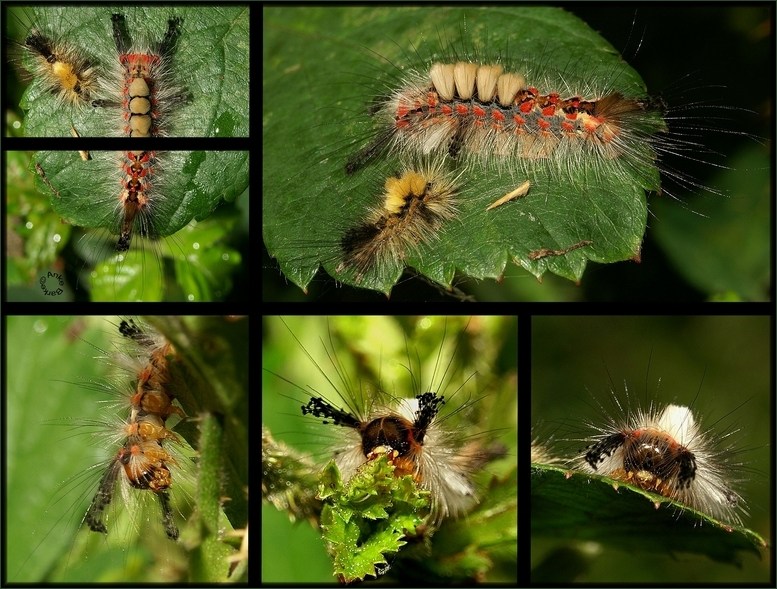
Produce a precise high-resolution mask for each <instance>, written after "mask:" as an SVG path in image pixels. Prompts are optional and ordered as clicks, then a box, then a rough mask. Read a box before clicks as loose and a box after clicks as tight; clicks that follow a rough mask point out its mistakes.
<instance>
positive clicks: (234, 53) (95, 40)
mask: <svg viewBox="0 0 777 589" xmlns="http://www.w3.org/2000/svg"><path fill="white" fill-rule="evenodd" d="M116 12H117V8H115V7H95V8H92V7H85V6H78V7H38V8H35V9H34V11H33V12H32V13H29V12H24V13H18V14H16V18H18V19H19V20H21V21H22V22H32V23H34V24H35V26H37V27H38V28H39V29H40V30H41V31H42V32H44V34H47V35H49V36H52V37H54V38H56V39H60V40H62V41H63V42H65V43H68V44H70V45H71V46H73V47H76V48H78V50H79V51H80V52H83V53H84V55H85V56H86V57H87V58H88V59H89V61H90V62H91V63H93V64H96V68H97V75H98V76H100V77H105V73H104V72H106V71H108V70H110V69H111V68H115V67H116V66H117V65H118V64H117V62H118V59H117V53H116V47H115V44H114V41H113V33H112V28H111V15H112V14H114V13H116ZM118 12H120V13H122V14H124V15H125V17H126V19H127V28H128V30H129V32H130V34H131V35H132V36H133V43H134V45H135V46H140V47H145V46H149V45H150V44H152V43H159V42H160V41H161V40H162V38H163V37H164V34H165V32H166V30H167V21H168V19H169V18H171V17H172V16H178V17H180V18H181V19H182V20H183V24H182V30H181V35H180V37H179V39H178V43H177V45H176V50H175V52H174V54H173V57H172V62H171V64H170V66H169V67H170V72H171V78H172V80H173V82H172V83H173V84H175V85H177V86H182V87H184V88H185V90H186V92H188V94H189V96H190V100H189V101H188V103H187V104H186V105H184V106H182V107H181V108H180V109H177V110H176V112H175V113H174V116H172V117H171V118H170V125H169V126H170V128H169V129H167V134H168V135H170V136H186V137H241V136H242V137H247V136H248V87H249V84H248V78H249V77H248V63H249V60H248V12H249V10H248V8H247V7H242V6H236V7H215V6H213V7H195V6H188V7H176V8H175V9H174V10H172V9H170V8H167V7H165V8H156V7H133V8H130V9H127V10H124V9H122V10H120V11H118ZM19 42H20V43H23V39H20V40H19ZM23 63H24V65H25V67H26V68H27V69H28V70H30V71H34V58H33V57H32V56H31V55H29V54H25V56H24V61H23ZM101 97H102V95H101V94H100V93H99V92H98V98H101ZM21 106H22V108H23V109H24V110H25V111H26V116H25V120H24V126H25V134H26V135H27V136H45V137H69V136H70V127H71V125H72V126H74V127H75V128H76V129H77V131H78V132H79V133H80V135H81V136H82V137H88V136H95V137H104V136H111V135H116V134H117V128H120V127H121V126H122V124H123V121H122V120H121V118H119V117H116V116H113V117H112V116H110V115H111V114H114V115H115V114H116V112H117V110H116V109H105V108H93V107H91V106H84V107H82V108H70V107H66V108H67V110H66V111H65V112H63V104H62V102H61V100H60V99H59V98H58V97H57V96H56V95H54V94H52V93H50V92H48V91H46V89H45V85H44V83H43V80H42V79H40V78H37V79H35V80H34V81H33V83H32V84H31V85H30V87H29V88H28V89H27V92H26V93H25V94H24V96H23V98H22V101H21ZM106 110H107V111H109V112H107V113H106V112H105V111H106ZM67 111H70V112H67Z"/></svg>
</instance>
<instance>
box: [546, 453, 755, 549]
mask: <svg viewBox="0 0 777 589" xmlns="http://www.w3.org/2000/svg"><path fill="white" fill-rule="evenodd" d="M567 473H568V471H566V470H564V469H562V468H558V467H555V466H547V465H537V464H533V465H532V475H531V476H532V478H531V481H532V486H531V505H532V516H531V530H532V539H536V538H553V539H554V540H559V539H569V540H571V539H575V540H589V541H590V540H593V541H596V542H599V543H600V544H604V545H608V546H612V547H616V548H618V549H620V550H627V551H642V552H655V553H660V554H666V553H675V552H683V553H696V554H702V555H706V556H708V557H709V558H711V559H713V560H716V561H719V562H726V563H730V564H738V563H739V562H740V561H741V555H740V553H746V552H750V553H754V554H756V555H760V551H761V550H762V549H763V548H764V547H765V546H766V541H765V540H764V539H763V538H761V537H760V536H759V535H758V534H756V533H755V532H753V531H751V530H748V529H745V528H732V527H731V526H728V525H727V524H725V523H722V522H720V521H717V520H715V519H713V518H711V517H710V516H708V515H705V514H704V513H701V512H698V511H695V510H693V509H691V508H689V507H686V506H685V505H683V504H681V503H678V502H676V501H672V500H671V499H669V498H667V497H663V496H661V495H656V494H655V493H650V492H647V491H645V490H643V489H640V488H639V487H635V486H632V485H628V484H626V483H623V482H622V481H616V480H613V479H610V478H607V477H602V476H598V475H593V474H586V473H575V474H573V475H572V476H571V477H569V478H567V476H566V475H567ZM615 487H617V488H615Z"/></svg>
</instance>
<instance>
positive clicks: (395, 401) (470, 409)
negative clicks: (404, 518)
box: [263, 317, 515, 581]
mask: <svg viewBox="0 0 777 589" xmlns="http://www.w3.org/2000/svg"><path fill="white" fill-rule="evenodd" d="M305 320H306V322H307V325H308V326H309V329H307V330H304V331H299V330H298V329H297V328H298V325H301V324H300V323H299V321H298V320H296V319H294V318H288V319H284V322H285V323H287V326H284V325H283V324H282V323H281V322H280V321H279V320H277V319H272V320H269V319H268V325H269V326H272V331H271V332H270V333H271V335H272V337H270V338H269V339H268V341H267V343H266V347H265V351H264V368H265V370H266V371H267V375H266V378H267V379H268V380H267V384H266V386H269V387H271V389H272V390H277V391H278V393H279V394H278V395H275V396H274V397H275V398H267V399H265V400H264V401H263V402H264V403H265V424H266V425H268V426H270V427H271V429H272V430H273V431H274V432H280V433H279V434H278V436H277V437H282V439H283V440H284V441H286V442H287V443H289V444H291V445H293V446H294V447H295V448H299V449H306V450H307V451H308V452H309V453H310V452H312V457H313V459H314V460H315V462H316V463H317V464H318V465H320V466H319V468H320V467H321V466H323V465H324V464H325V463H326V461H327V460H329V459H330V458H334V459H335V461H336V462H337V464H338V465H339V466H340V467H341V471H342V475H343V476H344V477H346V478H349V477H351V476H353V475H354V473H356V472H357V471H359V470H360V468H361V467H362V466H364V465H366V464H367V463H368V462H370V460H369V459H368V457H366V456H365V454H364V452H365V451H364V449H363V441H362V442H360V441H358V440H362V438H360V435H359V433H358V431H362V432H363V433H368V431H369V430H374V429H375V428H377V427H378V426H377V422H375V421H374V419H377V420H379V421H380V423H382V429H383V432H384V433H385V434H389V430H390V429H392V428H391V427H390V425H389V424H395V425H397V426H398V427H400V429H404V428H405V426H407V427H408V428H409V429H408V430H406V431H413V432H414V436H413V439H414V441H413V442H410V443H409V447H408V448H407V449H405V448H404V446H405V444H403V443H401V442H399V441H396V440H389V439H388V438H389V437H390V436H387V437H385V438H382V441H381V444H380V445H382V446H384V447H386V446H391V447H392V450H396V451H397V456H396V457H395V458H394V460H395V461H396V466H397V468H398V469H402V470H404V469H408V470H409V471H411V472H413V473H415V474H414V478H415V480H416V481H417V484H418V485H419V486H421V487H422V488H423V489H427V490H429V491H430V492H431V497H430V500H431V511H427V512H425V513H427V514H428V515H429V518H428V525H429V526H432V527H437V528H440V531H439V532H438V533H442V534H444V530H445V522H446V521H447V520H451V521H455V518H456V517H458V518H466V517H467V513H468V512H470V511H473V510H474V513H477V504H478V503H477V501H479V500H483V499H484V497H483V496H482V495H481V488H480V486H479V484H476V483H475V481H479V480H481V478H482V476H483V475H485V473H484V472H481V474H480V475H478V474H477V471H479V470H481V468H483V467H482V465H481V466H478V467H475V464H476V463H475V462H472V461H471V460H470V458H474V454H468V452H474V451H475V447H476V446H478V445H479V447H480V448H481V449H485V448H487V447H490V444H489V443H487V437H488V436H486V435H484V432H483V431H482V430H481V431H478V429H477V428H473V427H470V426H467V423H468V422H469V421H470V420H471V419H472V418H474V416H475V415H480V416H481V417H483V418H485V417H486V416H487V415H490V413H489V410H488V409H487V408H486V407H487V406H491V405H492V404H493V403H497V404H499V403H501V405H499V406H501V407H502V408H503V411H502V412H501V415H500V417H498V418H497V417H496V416H493V419H487V420H486V421H487V422H488V423H489V424H490V425H491V426H493V427H497V426H496V424H497V423H498V422H500V421H503V420H504V421H512V419H513V413H512V409H509V408H510V407H514V405H513V403H514V400H515V391H514V388H513V387H514V381H512V380H511V379H510V378H507V379H506V380H505V382H504V383H503V384H504V386H494V387H493V388H489V393H488V394H485V391H483V393H482V394H477V393H475V392H474V391H472V392H471V394H469V393H468V389H469V388H470V387H471V386H474V381H475V378H476V377H475V376H474V375H473V374H472V373H471V372H469V371H470V370H471V367H472V364H470V362H469V361H467V360H465V358H466V357H467V355H468V353H467V349H468V347H469V346H470V345H471V344H472V343H474V340H473V339H472V338H474V339H475V340H477V339H480V338H484V339H483V342H482V345H483V346H484V347H483V348H482V352H483V354H482V355H480V357H479V359H478V360H477V361H475V364H477V365H480V363H481V362H482V361H485V358H486V356H491V355H492V354H493V353H494V352H495V350H494V349H493V348H491V347H490V345H489V344H488V343H487V342H489V341H493V340H492V339H491V338H492V337H497V339H499V338H500V336H499V335H497V332H494V331H493V329H494V328H496V326H497V325H501V326H502V327H503V328H504V329H506V330H507V331H505V332H503V335H504V336H505V337H507V338H508V340H509V339H511V338H512V336H510V335H508V334H509V333H512V330H513V329H514V322H513V321H511V320H509V319H507V318H480V317H473V318H471V319H468V318H464V317H456V318H454V317H449V318H447V321H446V318H425V319H415V318H403V319H400V320H395V319H390V318H371V319H370V318H367V319H356V318H345V317H343V318H330V321H329V325H328V326H327V321H326V320H324V319H318V320H313V319H312V318H305ZM405 323H406V324H407V326H408V328H409V327H411V326H412V325H416V326H417V327H416V329H415V330H412V331H410V332H409V334H410V335H408V337H410V338H411V339H410V340H409V341H407V342H404V341H403V339H404V338H403V337H402V335H401V332H402V331H403V330H398V327H399V326H400V325H403V324H405ZM466 325H468V326H469V327H468V328H467V331H466V332H461V333H458V336H457V337H454V335H456V334H457V332H458V331H459V329H462V328H463V327H464V326H466ZM287 329H288V330H291V334H289V332H288V331H287ZM378 333H382V334H383V336H384V337H382V343H381V344H378V340H377V339H376V337H375V336H377V334H378ZM292 334H293V335H292ZM359 334H361V335H359ZM465 334H468V335H465ZM478 334H479V335H478ZM442 336H445V337H444V339H442V340H441V339H440V337H442ZM319 337H324V338H328V341H327V344H326V352H327V354H328V355H329V360H327V356H326V355H324V352H323V351H321V350H320V348H321V342H320V341H318V338H319ZM294 338H299V339H298V341H295V340H294ZM342 338H345V339H344V340H343V339H342ZM288 340H290V341H288ZM284 342H285V343H284ZM346 342H348V344H349V346H350V347H351V348H353V349H358V350H362V351H363V355H362V358H363V360H364V361H363V362H362V363H361V365H360V364H359V363H356V364H354V362H353V360H355V358H354V357H353V356H352V354H350V353H348V352H347V348H343V347H342V344H345V343H346ZM457 342H458V344H457ZM330 346H331V348H330ZM378 348H381V349H380V350H379V349H378ZM381 352H382V353H381ZM451 354H452V355H451ZM306 356H307V360H303V359H305V357H306ZM292 358H295V360H293V361H292ZM296 358H299V359H300V361H301V362H302V365H301V366H300V367H299V368H298V369H297V371H296V372H295V371H293V370H292V371H291V372H290V371H289V368H290V367H291V366H293V365H294V364H296V363H297V360H296ZM330 360H331V362H330ZM462 362H463V363H464V364H462ZM284 366H285V368H284ZM308 366H309V368H308ZM483 366H484V368H485V365H483ZM406 367H407V368H406ZM302 370H304V375H303V373H302ZM462 370H463V372H462ZM481 377H482V378H485V379H486V380H489V381H490V380H491V379H490V378H489V377H488V376H487V375H485V374H483V375H481ZM478 388H480V387H479V386H478ZM303 391H304V392H303ZM268 397H271V396H268ZM443 397H444V399H443ZM499 399H501V401H500V400H499ZM414 403H418V406H417V407H412V405H413V404H414ZM423 407H426V409H424V408H423ZM419 408H420V409H421V411H420V413H419V412H416V411H415V409H419ZM410 409H413V410H412V411H411V410H410ZM340 410H341V411H340ZM406 410H407V411H406ZM427 410H429V411H427ZM287 412H294V413H296V418H293V417H292V418H291V419H290V420H287V421H286V422H285V423H286V425H281V424H282V423H283V414H285V413H287ZM303 413H305V414H307V415H304V416H303V415H302V414H303ZM316 415H318V416H319V417H320V419H316V418H315V416H316ZM427 418H428V419H430V421H428V420H427ZM354 419H355V420H356V422H358V423H359V426H358V427H357V428H354V427H351V426H349V425H348V424H349V423H350V424H351V425H354V423H355V422H354V421H353V420H354ZM322 421H323V422H324V424H326V425H324V424H322V423H321V422H322ZM333 421H334V422H335V423H337V422H340V425H339V426H338V425H334V424H333V423H332V422H333ZM294 422H296V424H297V425H296V426H294V425H292V424H293V423H294ZM315 422H318V423H315ZM306 423H307V424H308V427H307V428H305V424H306ZM457 424H458V425H457ZM289 428H293V429H296V430H299V429H300V428H303V429H308V430H310V431H309V432H304V431H297V432H286V433H284V432H285V431H286V430H287V429H289ZM357 430H358V431H357ZM494 433H496V432H494ZM505 436H508V434H507V432H505ZM368 437H369V436H368ZM499 438H500V440H501V439H502V438H503V436H499ZM327 442H328V443H327ZM504 443H505V444H508V445H511V444H512V442H511V441H510V440H507V439H505V440H504ZM394 446H396V448H395V447H394ZM405 450H407V452H405ZM368 453H369V452H368ZM391 453H392V454H393V452H391ZM467 456H469V457H470V458H467ZM501 462H502V461H499V462H495V463H493V465H492V466H493V467H494V468H498V467H497V464H500V463H501ZM507 462H510V463H512V462H513V461H512V460H508V461H507ZM467 464H469V467H468V466H467ZM473 467H474V471H473V472H470V471H471V470H472V468H473ZM491 469H492V467H491V466H486V467H485V471H487V472H488V471H491ZM395 474H396V471H395ZM485 476H487V475H485ZM454 482H455V484H454ZM472 517H476V516H475V515H472ZM433 541H434V536H432V542H433ZM294 549H295V547H293V546H284V547H283V550H284V551H287V550H294ZM277 574H278V573H277V572H271V573H269V575H270V576H268V577H267V578H268V579H275V580H281V578H279V577H277V576H276V575H277ZM329 574H330V575H331V565H330V569H329ZM372 574H374V573H372ZM304 578H306V577H304V576H301V575H296V576H294V577H293V579H292V578H291V577H288V576H287V577H282V579H284V580H287V581H288V580H297V581H298V580H302V579H304Z"/></svg>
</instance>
